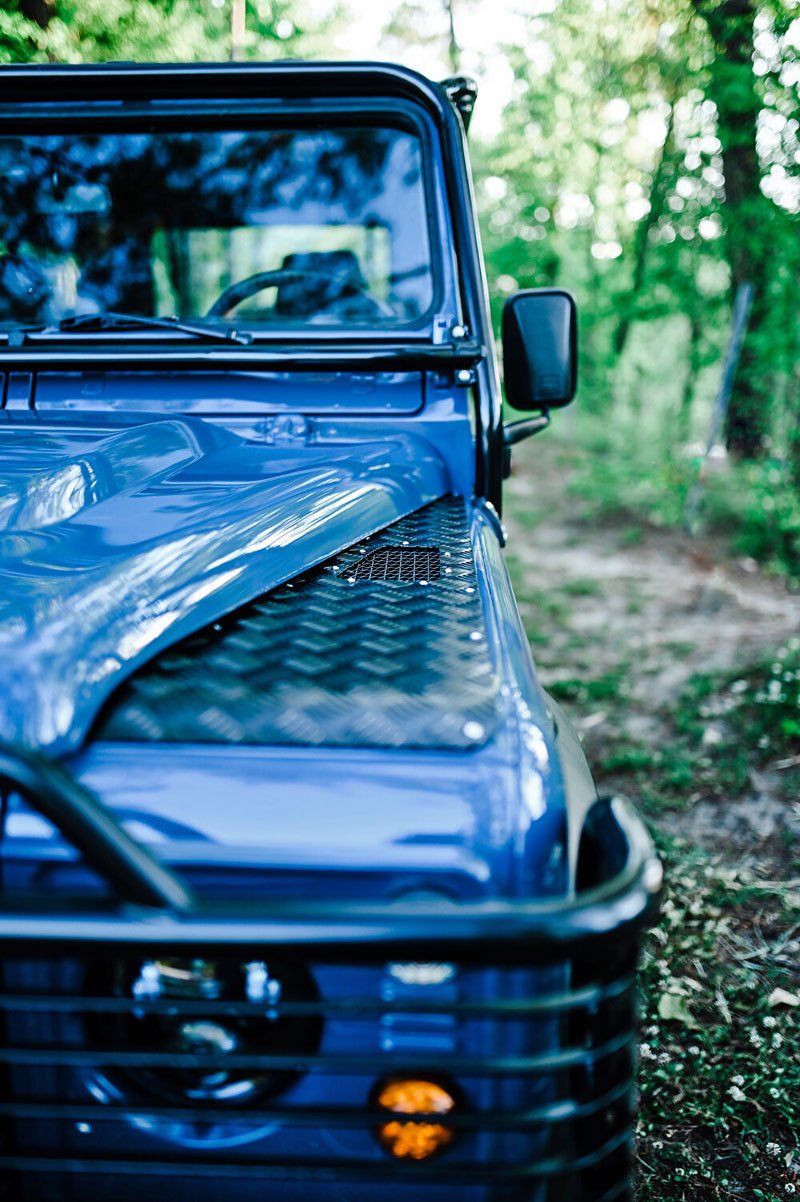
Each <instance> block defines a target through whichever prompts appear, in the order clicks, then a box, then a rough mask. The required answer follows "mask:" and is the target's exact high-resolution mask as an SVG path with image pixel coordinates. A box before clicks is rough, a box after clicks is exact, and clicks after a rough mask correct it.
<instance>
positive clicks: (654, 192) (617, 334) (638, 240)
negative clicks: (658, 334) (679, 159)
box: [614, 102, 675, 359]
mask: <svg viewBox="0 0 800 1202" xmlns="http://www.w3.org/2000/svg"><path fill="white" fill-rule="evenodd" d="M674 129H675V104H674V102H673V103H672V104H670V106H669V117H668V119H667V132H666V135H665V137H664V143H663V145H662V147H661V154H660V155H659V159H658V163H657V164H656V169H655V172H654V173H653V182H652V184H651V186H650V197H649V200H650V209H649V211H648V212H647V214H646V215H645V216H644V217H643V218H642V220H641V221H640V222H639V224H638V225H637V227H636V236H635V239H634V266H633V280H632V282H631V287H630V291H629V292H628V294H627V295H626V297H625V299H624V301H623V302H622V314H621V316H620V319H619V322H618V324H617V328H616V330H615V331H614V351H615V354H616V356H617V358H618V359H619V358H620V357H621V356H622V352H623V351H624V350H625V346H626V343H627V341H628V334H629V333H630V328H631V323H632V322H633V315H634V311H635V308H636V301H637V300H638V297H639V293H640V292H641V290H642V284H643V283H644V272H645V267H646V264H647V247H648V243H649V240H650V231H651V230H652V229H654V228H655V227H656V225H658V222H659V221H660V219H661V214H662V213H663V212H664V205H665V203H666V199H667V189H666V187H665V183H666V174H667V166H668V163H669V156H670V153H671V150H672V138H673V132H674Z"/></svg>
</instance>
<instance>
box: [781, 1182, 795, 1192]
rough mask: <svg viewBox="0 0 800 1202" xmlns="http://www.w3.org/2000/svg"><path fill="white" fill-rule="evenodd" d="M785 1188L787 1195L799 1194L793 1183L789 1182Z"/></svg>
mask: <svg viewBox="0 0 800 1202" xmlns="http://www.w3.org/2000/svg"><path fill="white" fill-rule="evenodd" d="M783 1188H784V1189H785V1190H786V1192H787V1194H796V1193H797V1190H796V1189H795V1187H794V1186H793V1185H792V1183H791V1181H787V1182H786V1184H785V1185H784V1187H783Z"/></svg>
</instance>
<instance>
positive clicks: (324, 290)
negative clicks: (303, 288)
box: [206, 267, 396, 317]
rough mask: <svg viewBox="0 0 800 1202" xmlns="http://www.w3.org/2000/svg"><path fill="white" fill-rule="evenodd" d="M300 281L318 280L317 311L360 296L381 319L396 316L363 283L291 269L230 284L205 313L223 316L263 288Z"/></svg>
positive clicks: (250, 276)
mask: <svg viewBox="0 0 800 1202" xmlns="http://www.w3.org/2000/svg"><path fill="white" fill-rule="evenodd" d="M302 280H317V281H319V283H320V285H321V286H322V287H321V288H320V295H319V298H318V303H319V312H325V311H329V310H332V309H336V308H337V307H338V308H341V307H342V306H343V305H346V303H347V302H348V301H352V299H353V298H354V297H363V298H364V299H365V300H367V301H369V303H370V304H371V305H373V306H374V307H375V311H376V315H380V316H381V317H395V316H396V314H395V312H394V310H393V309H391V308H390V306H389V305H387V304H386V303H385V302H384V301H382V300H380V299H379V298H378V297H377V296H374V295H373V294H372V293H371V292H370V290H369V288H368V286H367V285H366V284H365V283H360V282H359V281H357V280H353V279H345V278H343V277H341V276H337V275H331V274H330V273H328V272H323V271H301V270H298V269H297V268H294V267H293V268H278V269H277V270H275V271H258V272H256V274H255V275H249V276H247V278H246V279H244V280H239V281H238V283H236V284H231V285H230V287H228V288H226V289H225V291H224V292H221V293H220V294H219V296H218V297H217V299H216V300H215V301H214V303H213V305H212V306H211V308H210V309H209V310H208V312H207V313H206V317H225V315H226V314H227V313H229V312H230V310H231V309H235V308H236V306H237V305H240V304H241V303H242V301H245V300H248V299H249V298H250V297H251V296H255V295H256V293H257V292H262V291H263V289H264V288H280V287H281V286H283V285H287V284H297V283H299V282H300V281H302ZM331 287H335V288H337V289H338V290H337V291H336V292H335V294H334V295H329V294H328V293H329V292H330V289H331ZM315 299H316V298H315ZM309 316H313V314H309Z"/></svg>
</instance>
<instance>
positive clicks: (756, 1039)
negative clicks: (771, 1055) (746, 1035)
mask: <svg viewBox="0 0 800 1202" xmlns="http://www.w3.org/2000/svg"><path fill="white" fill-rule="evenodd" d="M750 1042H751V1043H752V1045H753V1047H754V1048H760V1047H761V1045H762V1044H763V1042H764V1040H763V1039H762V1038H761V1036H760V1035H759V1033H758V1031H751V1032H750Z"/></svg>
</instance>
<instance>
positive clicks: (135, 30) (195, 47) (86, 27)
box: [0, 0, 320, 63]
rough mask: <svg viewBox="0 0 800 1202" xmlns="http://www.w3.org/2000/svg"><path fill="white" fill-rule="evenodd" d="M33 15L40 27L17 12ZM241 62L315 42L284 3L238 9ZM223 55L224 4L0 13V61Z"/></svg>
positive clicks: (227, 40) (175, 1) (105, 5)
mask: <svg viewBox="0 0 800 1202" xmlns="http://www.w3.org/2000/svg"><path fill="white" fill-rule="evenodd" d="M33 11H36V13H37V14H38V16H39V18H40V21H39V22H37V21H36V20H30V19H29V17H28V16H26V15H25V14H26V13H28V14H30V13H31V12H33ZM245 18H246V19H245V40H244V43H243V45H242V47H241V48H240V54H241V56H242V57H245V58H261V59H272V58H284V57H286V56H287V55H289V54H298V53H302V52H304V51H305V52H313V51H314V50H315V49H316V48H317V46H318V45H319V44H320V43H319V41H318V39H317V34H316V31H315V29H314V22H313V21H312V20H310V19H309V20H306V17H305V15H304V9H302V7H301V6H298V5H297V4H293V3H291V2H290V0H271V2H270V3H269V4H262V3H253V2H252V0H250V2H248V3H247V4H246V6H245ZM230 55H231V2H230V0H224V2H223V3H222V4H220V5H217V4H214V3H213V0H40V3H38V4H37V5H32V4H31V2H30V0H12V2H11V3H10V4H9V5H7V6H6V7H5V9H4V10H3V12H2V13H0V61H5V62H27V61H34V62H47V61H58V62H67V63H77V62H106V61H109V60H112V59H127V60H133V61H146V62H173V61H177V62H195V61H220V60H224V59H227V58H229V57H230Z"/></svg>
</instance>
